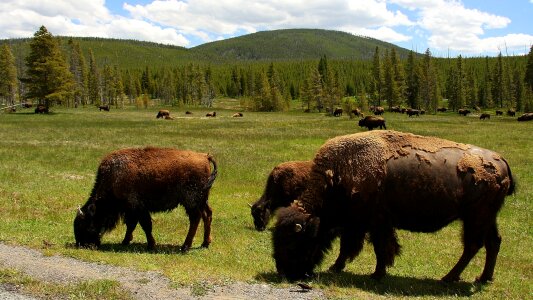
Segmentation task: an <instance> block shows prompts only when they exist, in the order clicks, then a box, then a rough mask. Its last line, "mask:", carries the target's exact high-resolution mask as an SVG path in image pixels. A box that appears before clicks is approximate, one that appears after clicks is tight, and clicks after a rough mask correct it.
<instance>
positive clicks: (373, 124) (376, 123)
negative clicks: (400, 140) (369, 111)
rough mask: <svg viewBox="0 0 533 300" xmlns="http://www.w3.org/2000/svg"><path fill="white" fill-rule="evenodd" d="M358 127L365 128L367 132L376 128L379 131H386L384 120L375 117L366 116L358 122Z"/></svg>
mask: <svg viewBox="0 0 533 300" xmlns="http://www.w3.org/2000/svg"><path fill="white" fill-rule="evenodd" d="M359 126H360V127H366V128H368V130H372V129H374V128H377V127H379V129H387V126H385V119H383V118H382V117H375V116H366V117H364V118H363V119H361V120H359Z"/></svg>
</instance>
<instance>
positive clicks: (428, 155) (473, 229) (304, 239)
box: [273, 130, 514, 282]
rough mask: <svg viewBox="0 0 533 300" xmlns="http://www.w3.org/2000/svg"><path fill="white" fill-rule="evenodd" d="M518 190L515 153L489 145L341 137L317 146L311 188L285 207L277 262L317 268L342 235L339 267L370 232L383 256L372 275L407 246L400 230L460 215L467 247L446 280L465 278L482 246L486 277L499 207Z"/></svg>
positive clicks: (425, 227)
mask: <svg viewBox="0 0 533 300" xmlns="http://www.w3.org/2000/svg"><path fill="white" fill-rule="evenodd" d="M513 191H514V181H513V179H512V175H511V171H510V168H509V166H508V164H507V162H506V161H505V160H504V159H503V158H502V157H501V156H499V155H498V154H497V153H495V152H492V151H490V150H486V149H482V148H479V147H476V146H472V145H466V144H460V143H456V142H452V141H448V140H443V139H439V138H434V137H423V136H418V135H413V134H408V133H401V132H395V131H385V130H384V131H369V132H364V133H358V134H353V135H347V136H341V137H337V138H333V139H331V140H329V141H327V142H326V143H325V144H324V145H323V146H322V147H321V148H320V149H319V150H318V152H317V154H316V156H315V159H314V166H313V168H312V170H311V175H310V178H309V184H308V188H307V189H306V190H305V191H304V192H303V193H302V196H301V197H300V198H299V199H298V200H297V201H295V202H294V203H293V205H292V206H291V207H288V208H282V209H280V211H279V213H278V221H277V223H276V227H275V229H274V231H273V244H274V258H275V260H276V267H277V269H278V272H279V273H281V274H284V275H286V276H287V278H289V279H297V278H300V277H301V276H303V275H304V274H305V273H309V272H312V270H313V268H314V266H316V265H317V264H319V263H320V262H321V260H322V258H323V256H324V254H325V253H326V252H327V251H328V250H329V248H330V247H331V242H332V241H333V240H334V239H335V238H336V237H337V236H339V235H340V237H341V249H340V254H339V257H338V258H337V261H336V262H335V264H334V265H333V266H332V267H331V269H332V270H334V271H340V270H342V269H343V268H344V266H345V264H346V262H347V261H351V260H352V259H353V258H354V257H355V256H357V254H358V253H359V252H360V251H361V249H362V247H363V243H364V240H365V236H366V234H369V237H370V242H371V243H372V244H373V246H374V252H375V254H376V257H377V263H376V269H375V272H374V274H373V277H374V278H376V279H379V278H381V277H383V276H384V275H385V274H386V267H388V266H392V264H393V263H394V258H395V256H396V255H398V254H399V253H400V245H399V244H398V242H397V237H396V231H395V230H396V229H405V230H409V231H413V232H435V231H437V230H439V229H440V228H442V227H444V226H446V225H447V224H449V223H450V222H452V221H453V220H455V219H460V220H462V221H463V224H464V226H463V241H464V252H463V256H462V257H461V259H460V260H459V262H458V263H457V264H456V265H455V267H454V268H453V269H452V270H451V271H450V272H449V273H448V274H447V275H446V276H444V278H443V280H445V281H457V280H459V276H460V274H461V273H462V271H463V270H464V268H465V267H466V266H467V265H468V263H469V261H470V259H471V258H472V257H473V256H474V255H475V254H476V253H477V251H478V250H479V249H480V248H481V247H483V246H484V247H485V248H486V250H487V258H486V262H485V268H484V270H483V273H482V274H481V276H480V277H479V281H481V282H486V281H489V280H492V276H493V272H494V266H495V263H496V258H497V255H498V251H499V245H500V241H501V238H500V236H499V233H498V229H497V224H496V216H497V213H498V211H499V209H500V207H501V205H502V204H503V201H504V198H505V196H506V195H508V194H511V193H512V192H513Z"/></svg>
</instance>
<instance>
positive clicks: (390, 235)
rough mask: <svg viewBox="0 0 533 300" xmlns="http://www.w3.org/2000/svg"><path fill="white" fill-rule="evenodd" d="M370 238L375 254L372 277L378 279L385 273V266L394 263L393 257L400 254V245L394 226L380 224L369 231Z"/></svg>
mask: <svg viewBox="0 0 533 300" xmlns="http://www.w3.org/2000/svg"><path fill="white" fill-rule="evenodd" d="M370 240H371V242H372V244H373V245H374V253H375V255H376V270H375V271H374V273H373V274H372V278H374V279H376V280H380V279H381V278H383V276H385V275H386V274H387V267H390V266H392V265H393V264H394V257H395V256H396V255H398V254H400V245H399V244H398V240H397V238H396V232H395V231H394V228H392V227H388V226H385V227H384V226H380V228H378V229H376V230H373V231H372V232H371V233H370Z"/></svg>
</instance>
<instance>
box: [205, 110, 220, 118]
mask: <svg viewBox="0 0 533 300" xmlns="http://www.w3.org/2000/svg"><path fill="white" fill-rule="evenodd" d="M205 116H206V117H209V118H214V117H216V116H217V112H216V111H213V112H209V113H207V114H206V115H205Z"/></svg>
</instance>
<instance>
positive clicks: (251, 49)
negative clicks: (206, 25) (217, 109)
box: [191, 29, 409, 60]
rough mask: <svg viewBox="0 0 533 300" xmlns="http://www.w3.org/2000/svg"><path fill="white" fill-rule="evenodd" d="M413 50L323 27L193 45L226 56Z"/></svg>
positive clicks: (347, 55) (353, 55) (343, 55)
mask: <svg viewBox="0 0 533 300" xmlns="http://www.w3.org/2000/svg"><path fill="white" fill-rule="evenodd" d="M376 46H377V47H379V48H380V49H382V50H383V49H391V48H396V52H397V53H398V55H399V56H400V57H402V58H405V57H407V53H408V52H409V51H408V50H406V49H403V48H400V47H398V46H395V45H393V44H390V43H386V42H383V41H380V40H376V39H373V38H368V37H361V36H356V35H352V34H349V33H346V32H341V31H333V30H322V29H283V30H273V31H262V32H257V33H252V34H248V35H243V36H240V37H236V38H231V39H227V40H222V41H216V42H211V43H206V44H203V45H200V46H197V47H194V48H191V51H193V52H194V53H195V54H196V55H203V56H205V57H208V58H211V59H226V60H301V59H304V60H308V59H319V58H320V57H321V56H323V55H326V57H327V58H328V59H362V60H368V59H372V56H373V55H374V50H375V48H376Z"/></svg>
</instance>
